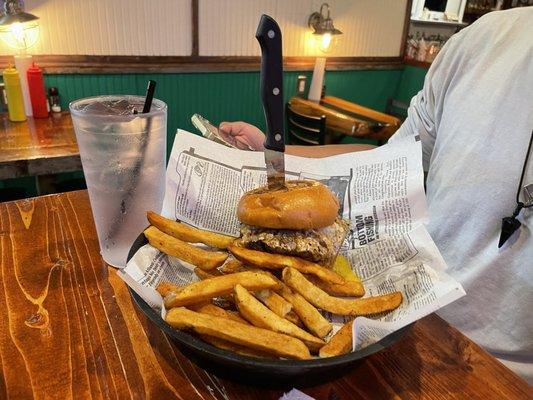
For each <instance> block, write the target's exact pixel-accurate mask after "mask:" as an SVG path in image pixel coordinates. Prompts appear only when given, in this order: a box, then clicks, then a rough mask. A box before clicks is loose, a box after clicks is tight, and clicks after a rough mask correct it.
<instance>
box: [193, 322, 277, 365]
mask: <svg viewBox="0 0 533 400" xmlns="http://www.w3.org/2000/svg"><path fill="white" fill-rule="evenodd" d="M250 326H251V325H250ZM200 337H201V338H202V339H203V340H204V341H206V342H207V343H209V344H211V345H213V346H215V347H218V348H219V349H222V350H228V351H231V352H233V353H237V354H240V355H242V356H248V357H257V358H272V355H270V354H268V353H266V352H264V351H260V350H254V349H250V348H248V347H245V346H241V345H240V344H235V343H231V342H228V341H226V340H224V339H219V338H217V337H214V336H209V335H200Z"/></svg>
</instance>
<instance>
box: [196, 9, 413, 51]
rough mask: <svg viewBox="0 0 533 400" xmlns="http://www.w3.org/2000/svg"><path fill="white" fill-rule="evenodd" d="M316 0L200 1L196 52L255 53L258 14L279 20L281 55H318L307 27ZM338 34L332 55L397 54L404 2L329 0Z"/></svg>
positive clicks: (403, 14) (403, 15)
mask: <svg viewBox="0 0 533 400" xmlns="http://www.w3.org/2000/svg"><path fill="white" fill-rule="evenodd" d="M321 3H322V1H318V0H200V13H199V14H200V25H199V26H200V28H199V31H200V55H206V56H214V55H217V56H223V55H224V56H251V55H259V54H260V48H259V44H258V43H257V41H256V40H255V37H254V36H255V30H256V28H257V24H258V22H259V18H260V16H261V14H263V13H266V14H269V15H270V16H272V17H273V18H274V19H276V21H277V22H278V23H279V24H280V27H281V31H282V34H283V52H284V55H286V56H311V55H318V54H321V53H320V51H319V50H318V49H317V47H316V44H315V43H313V39H312V35H311V30H310V29H309V28H308V27H307V20H308V18H309V15H310V14H311V13H312V12H313V11H316V10H318V9H319V8H320V4H321ZM328 3H329V5H330V6H331V16H332V18H333V22H334V24H335V27H336V28H337V29H340V30H341V31H342V32H343V33H344V34H343V35H341V36H340V40H339V44H338V46H337V48H336V49H335V50H334V51H333V52H332V53H330V54H328V55H332V56H347V57H354V56H355V57H365V56H372V57H395V56H399V55H400V50H401V46H402V33H403V23H404V18H405V10H406V5H407V4H406V3H407V0H329V1H328Z"/></svg>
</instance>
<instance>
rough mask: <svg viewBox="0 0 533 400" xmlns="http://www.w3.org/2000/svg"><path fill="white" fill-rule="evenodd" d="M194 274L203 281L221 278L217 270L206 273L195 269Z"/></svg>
mask: <svg viewBox="0 0 533 400" xmlns="http://www.w3.org/2000/svg"><path fill="white" fill-rule="evenodd" d="M194 274H195V275H196V276H197V277H198V279H200V280H202V281H203V280H204V279H209V278H214V277H215V276H220V273H219V272H218V271H217V270H216V269H213V270H211V271H206V270H204V269H201V268H198V267H196V268H195V269H194Z"/></svg>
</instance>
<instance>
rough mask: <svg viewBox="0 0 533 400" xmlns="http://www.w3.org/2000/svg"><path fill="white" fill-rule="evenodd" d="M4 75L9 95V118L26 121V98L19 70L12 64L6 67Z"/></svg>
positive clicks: (14, 120)
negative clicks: (23, 97)
mask: <svg viewBox="0 0 533 400" xmlns="http://www.w3.org/2000/svg"><path fill="white" fill-rule="evenodd" d="M2 75H3V77H4V85H5V90H6V95H7V110H8V114H9V120H10V121H13V122H20V121H26V113H25V112H24V100H23V99H22V89H21V87H20V77H19V73H18V71H17V70H16V69H15V68H13V67H12V66H11V65H10V66H8V67H7V68H6V69H4V72H3V74H2Z"/></svg>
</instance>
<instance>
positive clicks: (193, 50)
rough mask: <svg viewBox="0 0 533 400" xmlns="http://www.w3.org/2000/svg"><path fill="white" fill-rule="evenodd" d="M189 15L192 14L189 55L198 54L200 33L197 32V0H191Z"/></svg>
mask: <svg viewBox="0 0 533 400" xmlns="http://www.w3.org/2000/svg"><path fill="white" fill-rule="evenodd" d="M191 15H192V48H191V55H192V56H198V55H199V54H200V33H199V23H200V22H199V15H200V13H199V6H198V0H191Z"/></svg>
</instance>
